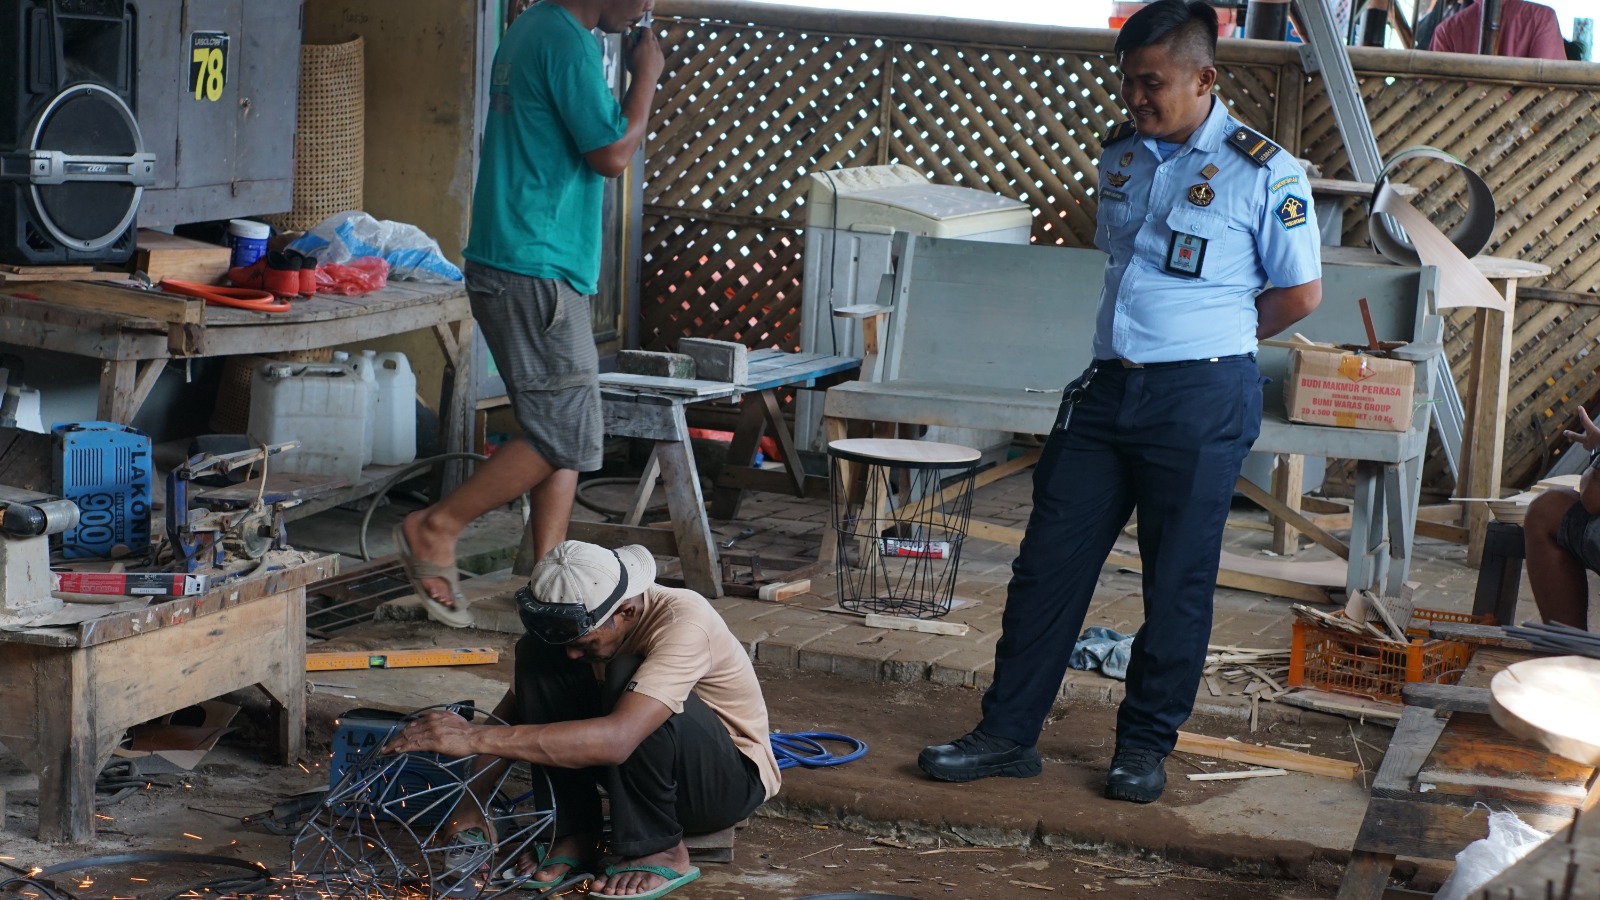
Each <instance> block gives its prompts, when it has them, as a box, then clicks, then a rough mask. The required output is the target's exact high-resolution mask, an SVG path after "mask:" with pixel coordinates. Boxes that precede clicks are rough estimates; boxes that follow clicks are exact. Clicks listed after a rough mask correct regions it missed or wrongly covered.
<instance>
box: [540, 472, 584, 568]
mask: <svg viewBox="0 0 1600 900" xmlns="http://www.w3.org/2000/svg"><path fill="white" fill-rule="evenodd" d="M577 496H578V473H577V472H575V471H573V470H572V469H557V470H555V472H553V473H552V474H551V475H550V477H548V478H546V479H545V480H543V481H541V482H539V483H538V484H537V485H536V486H534V488H533V490H531V491H529V492H528V506H529V509H530V511H531V512H530V515H529V517H528V533H529V534H530V535H531V536H532V537H533V561H534V562H538V561H539V560H541V559H544V557H545V554H547V553H549V552H550V551H551V550H554V549H555V548H556V547H557V546H558V545H559V544H560V543H561V542H562V541H564V540H566V539H567V525H568V524H570V523H571V521H572V503H573V500H574V499H575V498H576V497H577Z"/></svg>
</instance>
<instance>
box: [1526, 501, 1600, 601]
mask: <svg viewBox="0 0 1600 900" xmlns="http://www.w3.org/2000/svg"><path fill="white" fill-rule="evenodd" d="M1522 531H1523V539H1524V541H1525V546H1526V551H1527V563H1528V583H1529V585H1530V586H1531V587H1532V588H1533V599H1534V602H1535V603H1537V604H1538V606H1539V615H1540V616H1541V617H1542V618H1543V619H1544V620H1545V621H1546V622H1559V623H1561V624H1563V625H1571V626H1574V627H1576V628H1588V627H1589V573H1588V570H1589V569H1600V516H1591V515H1590V514H1589V513H1588V511H1587V510H1585V509H1584V507H1583V504H1582V503H1580V502H1579V499H1578V495H1577V494H1576V493H1574V492H1573V491H1569V490H1562V489H1554V490H1549V491H1545V492H1544V493H1543V494H1540V495H1539V496H1538V497H1536V498H1534V501H1533V503H1532V504H1530V505H1529V506H1528V514H1527V517H1526V518H1525V519H1524V520H1523V523H1522ZM1502 624H1512V623H1502Z"/></svg>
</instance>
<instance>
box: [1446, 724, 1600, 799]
mask: <svg viewBox="0 0 1600 900" xmlns="http://www.w3.org/2000/svg"><path fill="white" fill-rule="evenodd" d="M1593 775H1594V769H1593V767H1591V766H1586V765H1582V764H1579V763H1575V762H1571V761H1569V760H1565V759H1562V758H1560V757H1558V756H1556V755H1554V754H1552V753H1550V752H1548V751H1546V750H1545V749H1544V748H1543V747H1541V746H1538V745H1537V744H1534V743H1532V742H1531V741H1526V740H1523V739H1522V738H1519V737H1516V736H1514V735H1511V734H1508V733H1507V732H1506V731H1505V730H1504V729H1502V728H1501V727H1500V726H1499V725H1496V724H1495V722H1494V719H1492V718H1490V717H1489V716H1487V715H1484V714H1482V713H1467V712H1458V713H1452V714H1451V716H1450V727H1449V728H1448V729H1446V730H1445V731H1444V733H1443V734H1441V735H1439V740H1438V741H1437V742H1436V743H1435V744H1434V747H1433V753H1432V754H1430V755H1429V756H1428V761H1427V763H1426V765H1424V766H1423V768H1422V770H1421V771H1420V772H1419V773H1418V774H1417V780H1418V781H1419V782H1426V783H1428V784H1432V785H1434V786H1435V787H1434V790H1433V791H1432V792H1431V793H1436V794H1439V795H1454V796H1459V797H1465V798H1493V799H1504V800H1512V801H1520V802H1524V803H1536V804H1541V805H1550V806H1567V807H1571V806H1576V805H1577V804H1578V803H1579V802H1581V801H1582V800H1583V796H1584V793H1585V791H1586V789H1587V787H1588V784H1589V780H1590V778H1591V777H1593ZM1465 802H1466V803H1471V802H1473V801H1472V800H1470V799H1468V800H1466V801H1465Z"/></svg>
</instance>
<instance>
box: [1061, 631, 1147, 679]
mask: <svg viewBox="0 0 1600 900" xmlns="http://www.w3.org/2000/svg"><path fill="white" fill-rule="evenodd" d="M1132 652H1133V635H1131V634H1123V633H1122V632H1120V631H1112V630H1111V629H1109V628H1101V627H1100V626H1099V625H1090V626H1089V627H1088V628H1085V629H1084V630H1083V634H1080V635H1078V643H1076V644H1074V645H1073V646H1072V655H1071V656H1069V657H1068V658H1067V665H1069V666H1071V667H1073V668H1074V669H1083V670H1084V671H1087V672H1093V671H1094V670H1096V669H1099V670H1100V674H1102V675H1105V676H1106V677H1108V678H1115V679H1117V680H1118V681H1123V680H1125V679H1127V677H1128V655H1129V654H1131V653H1132Z"/></svg>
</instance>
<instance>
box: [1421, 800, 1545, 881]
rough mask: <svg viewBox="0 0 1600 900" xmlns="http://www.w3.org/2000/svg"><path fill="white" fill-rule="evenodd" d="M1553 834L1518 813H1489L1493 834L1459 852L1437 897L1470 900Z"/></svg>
mask: <svg viewBox="0 0 1600 900" xmlns="http://www.w3.org/2000/svg"><path fill="white" fill-rule="evenodd" d="M1549 837H1550V835H1548V834H1545V833H1544V832H1542V831H1539V830H1538V829H1536V828H1534V827H1532V826H1530V825H1528V824H1527V823H1526V822H1524V821H1522V820H1521V819H1519V818H1517V814H1516V813H1513V812H1492V813H1489V836H1488V837H1486V838H1483V839H1481V840H1476V841H1473V842H1472V843H1470V844H1468V845H1467V848H1466V849H1465V850H1462V851H1461V852H1460V853H1457V854H1456V870H1455V871H1454V872H1452V873H1451V874H1450V877H1449V878H1447V879H1445V883H1444V884H1443V885H1441V886H1440V887H1439V893H1437V894H1434V895H1433V900H1467V898H1468V897H1471V896H1472V895H1473V893H1474V892H1476V891H1477V890H1478V888H1481V887H1483V886H1484V885H1486V884H1488V883H1489V882H1490V881H1492V880H1493V879H1494V877H1495V876H1496V875H1499V874H1500V873H1501V872H1504V871H1505V870H1506V869H1509V868H1511V864H1512V863H1514V862H1516V861H1517V860H1519V859H1521V858H1523V857H1524V856H1527V855H1528V853H1529V852H1530V851H1532V850H1533V848H1535V847H1537V846H1539V845H1540V844H1542V843H1544V842H1545V840H1546V839H1547V838H1549Z"/></svg>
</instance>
